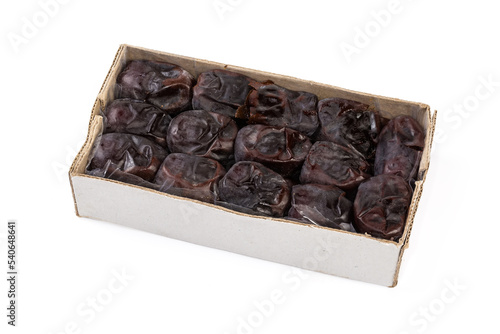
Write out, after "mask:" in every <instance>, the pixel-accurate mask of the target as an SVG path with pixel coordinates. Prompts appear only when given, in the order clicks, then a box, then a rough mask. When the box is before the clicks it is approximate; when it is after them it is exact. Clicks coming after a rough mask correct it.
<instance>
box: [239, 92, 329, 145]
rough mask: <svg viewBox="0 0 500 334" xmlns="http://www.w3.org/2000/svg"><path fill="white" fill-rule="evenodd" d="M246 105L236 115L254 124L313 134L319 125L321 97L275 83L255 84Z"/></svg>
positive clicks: (308, 134)
mask: <svg viewBox="0 0 500 334" xmlns="http://www.w3.org/2000/svg"><path fill="white" fill-rule="evenodd" d="M252 85H253V87H254V89H253V90H252V91H251V92H250V94H249V95H248V98H247V101H246V103H245V106H243V107H241V108H240V109H239V110H238V112H237V113H236V117H238V118H243V119H247V120H248V123H250V124H264V125H271V126H281V127H288V128H291V129H294V130H297V131H300V132H302V133H304V134H305V135H307V136H312V135H313V134H314V132H315V131H316V129H317V128H318V125H319V121H318V111H317V105H318V97H317V96H316V95H314V94H311V93H307V92H297V91H293V90H289V89H286V88H283V87H280V86H278V85H275V84H271V83H265V84H260V83H255V84H252Z"/></svg>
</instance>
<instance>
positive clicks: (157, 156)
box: [88, 133, 167, 181]
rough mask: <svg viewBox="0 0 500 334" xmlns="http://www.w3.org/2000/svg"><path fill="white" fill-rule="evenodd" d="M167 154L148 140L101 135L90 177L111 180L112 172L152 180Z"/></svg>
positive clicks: (90, 167)
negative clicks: (94, 176)
mask: <svg viewBox="0 0 500 334" xmlns="http://www.w3.org/2000/svg"><path fill="white" fill-rule="evenodd" d="M166 155H167V151H166V150H165V149H164V148H162V147H161V146H160V145H158V144H156V143H154V142H152V141H151V140H149V139H147V138H144V137H141V136H136V135H132V134H127V133H106V134H103V135H102V137H101V139H100V142H99V143H98V144H97V147H96V148H95V152H94V157H93V158H92V161H91V162H90V164H89V166H88V170H90V171H93V172H92V174H93V175H97V176H101V177H110V174H112V173H113V172H114V171H115V170H120V171H122V172H125V173H129V174H133V175H136V176H139V177H141V178H143V179H144V180H146V181H151V180H152V179H153V178H154V176H155V174H156V171H157V170H158V167H159V166H160V164H161V162H162V161H163V159H165V157H166Z"/></svg>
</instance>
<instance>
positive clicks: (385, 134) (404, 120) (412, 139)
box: [374, 116, 425, 181]
mask: <svg viewBox="0 0 500 334" xmlns="http://www.w3.org/2000/svg"><path fill="white" fill-rule="evenodd" d="M424 143H425V134H424V130H423V129H422V127H421V126H420V124H418V122H417V121H416V120H415V119H414V118H412V117H410V116H398V117H395V118H393V119H391V120H390V121H389V123H387V125H386V126H385V127H384V128H383V129H382V131H381V132H380V135H379V138H378V145H377V153H376V155H375V166H374V172H375V175H380V174H394V175H399V176H401V177H402V178H404V179H405V180H407V181H410V180H413V179H415V177H416V175H417V172H418V167H419V164H420V158H421V157H422V151H423V148H424Z"/></svg>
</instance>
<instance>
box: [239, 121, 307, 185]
mask: <svg viewBox="0 0 500 334" xmlns="http://www.w3.org/2000/svg"><path fill="white" fill-rule="evenodd" d="M234 145H235V146H234V155H235V159H236V161H244V160H247V161H248V160H251V161H257V162H260V163H261V164H263V165H264V166H266V167H269V168H271V169H272V170H274V171H275V172H278V173H280V174H281V175H283V176H285V177H290V176H291V175H292V174H294V173H295V172H296V171H297V170H298V169H299V168H300V167H301V166H302V164H303V163H304V160H305V158H306V156H307V153H308V152H309V149H310V148H311V145H312V144H311V141H310V140H309V138H307V136H305V135H304V134H302V133H300V132H298V131H295V130H292V129H288V128H282V127H273V126H266V125H261V124H255V125H248V126H246V127H244V128H242V129H241V130H240V131H239V132H238V136H237V137H236V142H235V144H234Z"/></svg>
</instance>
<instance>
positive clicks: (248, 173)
mask: <svg viewBox="0 0 500 334" xmlns="http://www.w3.org/2000/svg"><path fill="white" fill-rule="evenodd" d="M219 196H220V199H221V200H222V201H224V202H227V203H230V204H233V205H236V206H240V207H243V208H246V209H250V210H253V211H255V212H257V213H261V214H265V215H268V216H274V217H282V216H283V214H284V213H285V210H286V209H287V208H288V205H289V203H290V186H289V184H288V182H287V181H286V180H285V179H284V178H283V177H282V176H281V175H279V174H278V173H276V172H274V171H273V170H271V169H269V168H267V167H265V166H264V165H262V164H260V163H258V162H253V161H241V162H237V163H236V164H234V165H233V166H232V167H231V169H230V170H229V171H228V172H227V173H226V175H225V176H224V177H223V178H222V179H221V180H220V182H219Z"/></svg>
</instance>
